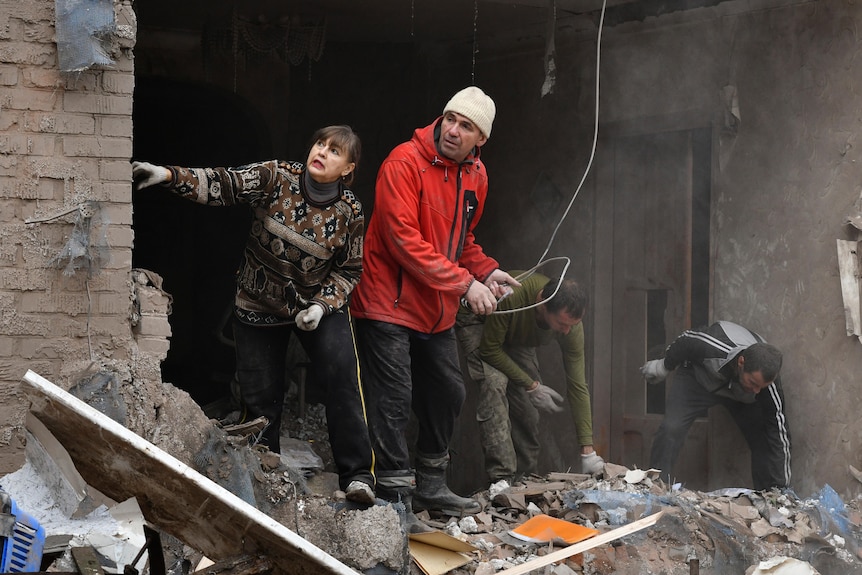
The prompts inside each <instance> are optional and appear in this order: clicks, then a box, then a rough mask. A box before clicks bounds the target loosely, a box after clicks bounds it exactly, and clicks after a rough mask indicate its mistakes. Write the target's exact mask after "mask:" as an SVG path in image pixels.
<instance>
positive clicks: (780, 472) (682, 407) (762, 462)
mask: <svg viewBox="0 0 862 575" xmlns="http://www.w3.org/2000/svg"><path fill="white" fill-rule="evenodd" d="M773 385H774V386H775V393H776V397H777V398H778V400H779V401H780V402H781V404H783V403H784V392H783V390H782V388H781V383H780V382H779V381H775V382H774V383H773ZM765 393H768V390H764V391H762V392H761V394H765ZM714 405H723V406H724V407H725V408H727V410H728V412H730V415H731V416H732V417H733V420H734V421H735V422H736V424H737V425H738V426H739V429H740V430H741V431H742V434H743V435H744V436H745V439H746V441H747V442H748V446H749V448H750V449H751V473H752V478H753V485H754V488H755V489H758V490H761V489H769V488H770V487H773V486H778V487H784V486H786V477H787V474H786V472H785V466H786V464H787V455H786V453H785V451H784V450H783V449H781V448H780V447H775V446H772V445H770V442H769V437H768V433H769V432H768V431H767V427H766V425H765V417H766V416H765V415H764V412H763V410H762V408H761V405H760V403H759V402H757V401H756V402H754V403H743V402H740V401H735V400H733V399H730V398H729V397H724V396H721V395H717V394H715V393H712V392H710V391H707V390H706V389H705V388H704V387H703V385H701V384H700V383H699V382H698V381H697V379H696V377H695V371H694V369H693V368H691V367H685V366H680V367H678V368H677V369H676V370H675V371H674V375H673V383H672V387H671V389H670V392H669V393H668V396H667V404H666V406H665V415H664V420H663V421H662V423H661V426H660V427H659V429H658V431H657V432H656V435H655V437H654V439H653V444H652V452H651V454H650V466H651V467H654V468H656V469H661V470H662V479H664V480H665V481H672V480H673V467H674V464H675V463H676V460H677V457H678V456H679V452H680V451H681V450H682V447H683V444H684V443H685V437H686V435H687V434H688V430H689V428H690V427H691V424H692V423H694V420H695V419H696V418H697V417H698V416H699V415H700V414H701V413H703V411H705V410H706V409H709V408H710V407H712V406H714Z"/></svg>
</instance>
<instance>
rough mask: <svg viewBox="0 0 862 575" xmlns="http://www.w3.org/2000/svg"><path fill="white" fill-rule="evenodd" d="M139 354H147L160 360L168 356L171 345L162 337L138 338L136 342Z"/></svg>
mask: <svg viewBox="0 0 862 575" xmlns="http://www.w3.org/2000/svg"><path fill="white" fill-rule="evenodd" d="M136 341H137V343H138V349H139V350H140V351H141V353H149V354H152V355H155V356H157V357H159V358H161V359H164V358H165V357H167V355H168V350H169V349H170V348H171V343H170V342H169V341H168V340H166V339H165V338H163V337H140V338H138V339H137V340H136Z"/></svg>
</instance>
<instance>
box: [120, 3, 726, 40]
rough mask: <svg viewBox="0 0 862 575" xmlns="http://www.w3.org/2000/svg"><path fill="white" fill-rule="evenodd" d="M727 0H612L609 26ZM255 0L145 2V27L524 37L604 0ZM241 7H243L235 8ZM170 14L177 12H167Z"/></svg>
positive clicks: (570, 23) (342, 36) (570, 22)
mask: <svg viewBox="0 0 862 575" xmlns="http://www.w3.org/2000/svg"><path fill="white" fill-rule="evenodd" d="M721 2H722V0H607V4H606V6H605V25H606V26H613V25H616V24H620V23H622V22H627V21H642V20H645V19H647V18H650V17H655V16H661V15H663V14H669V13H672V12H677V11H680V10H691V9H694V8H702V7H707V6H714V5H717V4H719V3H721ZM285 4H286V3H285V2H282V1H281V0H254V1H250V2H243V3H242V4H241V5H238V4H237V3H235V2H206V1H204V0H193V1H188V2H180V3H178V2H171V1H170V0H139V1H138V2H136V3H135V11H136V13H137V15H138V24H139V26H140V27H143V28H152V29H180V30H198V29H201V28H205V27H207V26H219V23H227V22H229V21H230V20H231V18H232V17H233V15H234V14H236V16H237V17H239V18H242V19H244V20H249V21H255V22H257V23H259V24H262V25H268V26H273V27H274V28H275V27H278V26H285V25H286V24H288V23H290V24H292V25H297V24H298V23H314V24H320V23H322V22H325V26H326V38H327V41H328V42H368V43H401V42H430V43H444V44H449V43H469V42H475V41H516V42H520V41H524V40H530V39H541V38H543V36H544V34H545V30H546V27H547V20H548V13H549V12H548V10H549V7H550V8H552V9H554V10H555V12H556V18H557V27H558V29H560V28H570V29H575V30H578V29H591V28H595V25H596V23H597V22H598V19H599V16H600V14H601V9H602V2H601V1H600V0H511V1H505V0H474V1H473V2H469V1H466V0H435V1H433V2H431V1H429V0H409V1H407V0H364V1H363V2H355V1H353V0H295V1H292V2H289V3H287V7H285ZM234 11H235V12H234ZM166 15H169V18H167V17H166Z"/></svg>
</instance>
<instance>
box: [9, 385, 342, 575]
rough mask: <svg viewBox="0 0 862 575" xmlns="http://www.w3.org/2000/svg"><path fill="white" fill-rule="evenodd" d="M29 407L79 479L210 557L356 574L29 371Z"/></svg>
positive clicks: (313, 573) (303, 572)
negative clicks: (132, 502)
mask: <svg viewBox="0 0 862 575" xmlns="http://www.w3.org/2000/svg"><path fill="white" fill-rule="evenodd" d="M23 383H24V384H25V385H24V386H23V387H24V390H25V392H26V393H27V395H28V396H29V397H30V401H31V406H30V411H31V412H32V413H33V414H34V415H35V416H36V417H38V418H39V420H40V421H41V422H42V423H44V424H45V427H47V428H48V429H49V430H50V431H51V433H53V434H54V436H55V437H56V438H57V440H58V441H59V442H60V443H61V444H62V445H63V447H65V448H66V451H68V452H69V455H70V456H71V458H72V461H73V462H74V464H75V467H76V468H77V469H78V471H79V472H80V474H81V476H82V477H83V478H84V480H85V481H86V482H87V483H88V484H89V485H91V486H93V487H95V488H96V489H98V490H99V491H101V492H102V493H104V494H105V495H107V496H109V497H111V498H113V499H114V500H116V501H124V500H126V499H128V498H130V497H135V498H136V499H137V501H138V505H139V506H140V508H141V512H142V513H143V514H144V517H145V518H146V519H147V521H149V522H151V523H153V524H154V525H156V526H157V527H159V528H160V529H162V530H164V531H166V532H167V533H170V534H172V535H173V536H174V537H177V538H178V539H180V540H181V541H183V542H184V543H186V544H187V545H189V546H191V547H193V548H195V549H197V550H199V551H201V552H203V553H204V555H206V556H208V557H210V558H211V559H213V560H215V561H219V560H221V559H228V558H231V557H236V556H240V555H244V554H248V555H252V556H255V555H259V554H265V555H266V556H267V557H269V558H270V559H272V561H273V563H275V565H276V567H277V569H278V570H281V571H283V572H288V573H291V574H292V575H293V574H296V575H318V574H324V573H333V574H338V575H357V572H356V571H354V570H353V569H351V568H350V567H348V566H347V565H344V564H343V563H341V562H340V561H338V560H337V559H335V558H334V557H332V556H331V555H329V554H327V553H326V552H324V551H323V550H321V549H320V548H318V547H316V546H315V545H313V544H312V543H310V542H308V541H306V540H305V539H303V538H302V537H300V536H299V535H297V534H296V533H294V532H293V531H291V530H290V529H288V528H287V527H286V526H285V525H283V524H281V523H279V522H278V521H276V520H275V519H273V518H272V517H270V516H268V515H266V514H265V513H263V512H262V511H260V510H258V509H256V508H255V507H254V506H252V505H250V504H248V503H247V502H245V501H243V500H242V499H240V498H239V497H237V496H236V495H234V494H233V493H231V492H230V491H228V490H227V489H225V488H223V487H221V486H220V485H218V484H216V483H215V482H213V481H212V480H210V479H209V478H207V477H205V476H203V475H201V474H200V473H198V472H197V471H195V470H194V469H192V468H191V467H189V466H188V465H186V464H184V463H182V462H181V461H179V460H177V459H176V458H174V457H172V456H171V455H170V454H168V453H166V452H165V451H162V450H161V449H159V448H158V447H156V446H155V445H153V444H152V443H150V442H148V441H147V440H145V439H144V438H142V437H141V436H139V435H137V434H135V433H133V432H131V431H130V430H128V429H126V428H125V427H123V426H122V425H120V424H119V423H117V422H116V421H114V420H113V419H111V418H109V417H108V416H106V415H104V414H103V413H101V412H99V411H98V410H96V409H94V408H92V407H90V406H89V405H87V404H86V403H84V402H83V401H81V400H79V399H78V398H76V397H74V396H73V395H71V394H70V393H68V392H66V391H64V390H63V389H61V388H59V387H57V386H56V385H54V384H53V383H51V382H50V381H48V380H47V379H45V378H43V377H42V376H40V375H38V374H37V373H35V372H33V371H32V370H30V371H27V373H26V374H25V375H24V380H23Z"/></svg>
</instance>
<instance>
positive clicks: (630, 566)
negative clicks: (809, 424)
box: [0, 376, 862, 575]
mask: <svg viewBox="0 0 862 575" xmlns="http://www.w3.org/2000/svg"><path fill="white" fill-rule="evenodd" d="M109 380H110V378H109V377H105V376H102V377H99V378H92V377H91V378H89V379H88V381H89V382H91V383H93V382H94V381H96V382H99V381H109ZM93 385H95V384H93ZM91 388H92V386H91ZM91 388H88V390H89V391H88V393H89V397H90V399H91V400H92V398H93V397H100V396H101V397H103V398H104V394H97V393H95V392H94V391H93V389H91ZM103 389H105V388H103ZM107 389H115V388H114V387H111V386H107ZM119 395H122V394H119ZM180 395H181V394H180ZM114 399H116V398H114ZM183 403H185V402H183ZM112 405H113V407H114V408H116V407H118V406H119V405H122V402H118V403H117V402H115V403H113V404H112ZM175 407H176V406H175ZM184 407H185V408H186V409H188V408H190V406H189V405H184ZM318 407H320V406H316V405H312V406H308V407H307V408H304V411H305V412H304V417H302V418H297V417H289V418H288V420H289V423H288V425H287V426H286V430H285V431H286V433H287V434H288V435H291V436H293V440H292V442H290V443H288V444H287V445H289V446H290V447H289V449H287V450H286V451H287V453H285V454H284V455H282V456H281V457H279V456H277V455H275V454H271V453H269V452H266V451H261V450H259V449H256V448H252V447H249V438H251V437H253V436H254V433H255V427H254V424H252V425H250V426H238V425H232V424H227V425H225V424H224V422H218V421H216V420H206V422H207V423H206V425H207V426H209V427H210V429H203V428H201V427H200V426H199V427H198V428H197V429H196V431H195V433H191V434H188V433H187V434H186V435H185V437H194V438H198V437H202V438H204V439H202V440H201V441H202V444H203V446H201V445H198V446H196V447H195V450H194V451H195V456H193V457H191V459H192V463H194V464H195V467H196V468H198V469H200V470H201V471H202V472H203V473H204V474H205V475H206V476H208V477H210V478H212V479H214V480H218V481H219V482H220V484H222V485H224V486H226V487H227V488H228V489H229V490H230V491H231V492H234V493H235V494H237V495H238V496H240V497H241V498H243V499H248V500H250V501H252V502H253V503H254V505H256V506H257V507H258V508H259V509H261V511H263V512H264V513H266V514H267V515H268V516H269V517H272V518H273V519H275V520H276V521H277V522H278V523H280V524H282V525H284V526H286V527H287V528H288V529H290V530H291V531H292V532H294V533H296V534H298V535H299V536H300V537H301V538H303V539H304V540H306V541H308V542H309V543H310V544H311V545H313V546H316V547H318V548H319V549H321V550H322V551H323V552H325V553H326V554H329V555H330V556H331V557H332V558H334V561H336V562H343V564H344V565H346V566H348V571H347V572H352V571H358V572H363V573H368V574H372V573H373V574H375V575H376V574H378V573H380V574H385V573H403V574H405V575H406V574H407V573H410V572H412V573H414V574H415V575H421V573H422V571H420V569H419V567H418V566H417V565H416V563H414V562H411V561H410V559H409V555H408V546H407V541H406V539H405V537H404V535H403V534H402V533H401V532H400V530H399V529H398V526H399V515H398V513H397V511H398V509H397V508H395V507H393V506H391V505H385V504H382V502H381V504H379V505H375V506H372V507H371V508H368V509H362V508H358V507H356V506H355V505H354V504H350V503H348V502H346V501H344V499H343V494H342V493H340V492H339V491H338V490H337V478H336V476H335V474H334V473H332V471H331V470H332V460H331V454H330V453H329V452H328V445H327V442H326V438H325V429H326V425H325V417H323V415H322V409H318ZM124 411H134V409H133V406H130V405H125V407H124ZM192 419H194V418H192ZM188 420H189V416H188V414H186V416H185V419H184V420H183V421H188ZM161 425H162V427H163V429H162V431H161V433H165V432H166V431H167V428H168V422H165V421H162V422H161ZM49 427H51V425H50V424H46V425H41V423H39V420H38V419H36V421H31V422H30V423H28V430H31V431H30V435H28V454H27V463H26V464H25V466H24V467H23V468H22V469H21V470H19V471H18V472H16V473H12V474H9V475H7V476H5V477H3V478H0V487H2V489H3V490H4V491H6V492H7V493H9V494H10V495H11V496H12V498H13V499H15V500H16V501H17V503H18V506H19V507H20V508H22V509H24V510H26V511H27V512H28V513H30V514H32V515H33V516H34V517H36V518H37V519H38V520H39V521H40V522H42V523H43V525H44V527H45V529H46V535H47V536H48V539H49V540H51V541H52V542H53V543H54V545H55V546H56V544H57V541H58V540H59V541H61V544H60V545H59V547H58V548H55V553H56V552H57V551H58V550H59V551H62V550H63V549H64V548H65V549H66V551H68V548H71V547H75V546H82V545H83V546H87V545H91V546H93V547H94V548H96V549H98V550H100V552H102V555H101V556H100V562H102V564H103V568H104V570H105V571H106V572H117V573H120V572H122V571H123V567H124V564H128V562H129V557H130V556H134V554H135V552H136V551H137V550H138V549H139V547H140V545H141V537H142V536H141V534H140V533H138V534H137V535H136V536H132V535H128V536H125V535H123V529H121V528H120V527H118V525H117V517H118V516H122V517H126V518H128V517H129V516H130V515H134V514H133V513H130V511H129V510H130V509H131V510H134V509H137V507H136V506H135V504H134V499H131V502H129V501H126V500H120V501H119V502H118V501H117V500H116V499H114V500H112V499H111V497H109V496H106V495H105V494H104V492H105V491H107V493H108V494H109V495H114V496H116V493H124V492H122V491H113V492H112V489H113V487H112V485H111V482H112V481H113V482H116V481H121V480H122V478H119V477H116V478H110V477H108V478H102V479H101V480H100V481H101V483H100V484H98V485H93V483H94V482H93V479H92V478H88V481H87V483H89V485H84V486H82V482H81V480H80V479H75V471H74V469H70V467H73V466H74V465H73V464H71V463H70V461H67V460H66V459H64V457H67V456H64V455H63V454H62V449H61V448H60V447H58V445H54V444H52V443H51V438H50V437H51V435H50V433H49V430H48V429H47V428H49ZM37 437H38V440H37V439H35V438H37ZM207 437H209V439H206V438H207ZM213 438H216V439H213ZM58 439H60V438H58ZM30 443H32V444H33V447H32V449H31V448H30V447H29V445H30ZM60 443H62V440H61V441H60ZM36 446H41V449H40V450H38V451H36ZM177 451H179V452H181V453H186V452H188V451H189V449H188V447H186V448H185V449H177ZM70 452H71V453H72V455H73V456H72V457H71V460H75V459H76V458H77V459H80V458H81V455H80V452H79V451H76V450H74V449H73V450H70ZM118 457H119V456H118ZM46 462H48V463H46ZM51 462H53V463H51ZM75 463H77V462H75ZM236 468H243V469H247V471H248V473H246V474H245V476H244V477H243V478H242V479H241V480H238V479H237V476H236V475H234V476H232V475H231V469H236ZM58 475H62V476H63V477H65V478H66V480H65V482H66V483H67V484H70V485H74V486H77V487H75V488H74V489H72V490H71V491H70V490H68V489H67V490H66V491H65V494H64V492H63V491H62V490H58V487H57V484H58V483H60V482H58V481H57V479H56V478H57V476H58ZM240 475H242V474H240ZM46 476H47V477H46ZM69 478H71V479H69ZM93 487H95V489H94V488H93ZM106 488H107V490H106ZM132 490H133V489H132ZM174 491H175V492H173V493H172V497H173V498H175V501H176V503H177V504H178V505H180V504H181V502H182V500H183V498H184V497H185V496H186V494H185V493H183V492H182V490H174ZM134 496H135V494H134V493H131V494H130V497H132V498H133V497H134ZM474 497H476V498H477V499H478V500H479V501H481V502H482V504H483V511H482V512H480V513H478V514H476V515H472V516H465V517H449V516H441V515H429V514H428V513H427V512H422V513H420V518H421V519H423V520H424V521H426V523H428V524H429V525H431V526H433V527H436V528H437V529H439V530H440V531H441V532H444V533H446V534H448V535H449V536H450V537H452V538H455V539H458V540H460V541H463V542H466V543H468V544H469V545H471V546H472V547H473V548H474V549H475V550H474V551H471V552H469V553H466V554H465V557H464V558H465V561H463V562H464V564H463V565H461V566H459V567H456V568H454V569H451V570H450V572H451V573H452V574H453V575H492V574H494V573H496V572H499V571H503V570H507V569H516V570H517V569H518V568H520V569H521V570H523V569H529V567H528V565H529V563H530V561H535V560H537V558H540V557H543V556H546V555H548V554H550V553H552V552H555V551H557V550H559V549H560V548H561V544H560V542H559V541H553V540H552V541H551V542H550V543H541V544H537V543H532V542H528V541H524V540H522V539H519V538H516V537H515V536H513V535H512V534H511V531H512V530H513V529H515V528H517V527H518V526H520V525H522V524H523V523H524V522H526V521H527V520H528V519H530V518H531V517H534V516H537V515H547V516H550V517H553V518H559V519H563V520H565V521H568V522H572V523H575V524H578V525H583V526H586V527H589V528H593V529H596V530H598V531H599V532H600V533H602V534H604V533H607V532H609V531H610V530H613V529H618V528H620V527H621V526H624V525H627V524H631V523H632V522H635V521H637V520H640V519H641V518H644V517H648V516H650V515H652V514H654V513H657V512H658V511H663V514H662V515H661V516H660V518H659V519H658V521H657V522H656V523H655V525H652V526H650V527H649V528H647V529H644V530H642V531H638V532H635V533H632V534H630V535H626V536H625V537H621V538H620V539H618V540H614V541H611V542H609V543H607V544H603V545H599V546H596V547H594V548H592V549H589V550H588V551H585V552H583V553H579V554H576V555H574V556H572V557H569V558H567V559H565V560H563V561H560V562H558V563H557V564H555V565H548V566H543V567H541V569H540V570H542V571H544V572H545V573H546V574H551V573H552V574H554V575H571V574H572V573H584V574H585V575H610V574H631V575H634V574H639V575H640V574H645V573H655V574H664V575H676V574H679V575H683V574H692V573H694V574H713V573H715V574H718V573H721V574H725V573H746V574H747V575H748V574H751V575H756V574H766V573H772V574H778V575H781V574H786V575H793V574H797V573H799V574H802V573H819V574H822V575H831V574H842V575H846V574H854V573H860V574H862V543H860V542H862V539H860V531H862V513H860V511H859V501H858V500H852V501H848V502H845V501H843V500H842V498H841V497H840V496H839V495H838V494H837V493H836V492H835V491H834V490H832V488H831V487H830V486H828V485H826V486H823V488H822V489H821V490H819V491H818V492H817V493H814V494H812V495H810V496H808V497H799V496H797V495H796V494H795V493H793V492H792V491H790V490H785V491H778V490H773V491H764V492H757V491H752V490H749V489H723V490H718V491H713V492H709V493H703V492H699V491H692V490H688V489H686V488H685V487H684V486H681V485H667V484H665V483H664V482H662V481H661V480H660V479H658V474H657V473H656V472H655V471H654V470H638V469H627V468H625V467H622V466H618V465H614V464H610V463H609V464H607V465H606V467H605V473H604V474H603V475H601V476H598V477H591V476H587V475H582V474H577V473H564V472H558V473H550V474H548V475H544V476H541V477H540V476H531V477H528V478H525V479H523V480H521V481H518V482H516V483H514V484H513V485H509V484H507V483H506V482H500V483H497V484H494V485H491V486H490V488H489V489H488V490H485V491H481V492H479V493H476V494H474ZM152 506H153V502H152V501H145V502H143V503H142V505H141V508H142V509H144V510H145V513H144V515H146V514H147V513H146V511H147V510H151V508H152ZM147 521H148V522H149V523H150V524H151V527H152V528H153V529H162V528H167V529H165V530H166V531H167V532H166V533H165V536H164V537H163V541H164V542H165V544H164V547H163V551H164V554H165V565H166V572H167V573H170V574H171V575H186V574H187V573H190V572H193V571H194V570H195V568H196V566H198V565H201V564H202V563H201V562H202V561H204V559H205V555H206V554H205V553H204V552H202V550H201V549H199V548H196V547H195V546H194V545H193V544H190V542H189V541H183V540H182V538H174V537H173V536H172V535H171V532H170V531H171V530H170V527H172V526H169V525H158V524H157V523H156V524H153V522H152V520H151V517H147ZM127 523H130V522H129V521H128V520H127ZM130 524H131V523H130ZM58 538H59V539H58ZM259 552H260V556H261V557H264V558H265V556H266V549H265V548H262V549H259ZM64 556H66V561H67V563H66V564H63V563H62V561H63V557H64ZM207 558H208V559H212V560H226V559H231V558H232V556H228V557H209V556H207ZM124 562H125V563H124ZM138 567H141V565H138ZM282 567H283V566H282ZM54 569H55V570H66V571H68V570H70V569H69V566H68V556H67V554H66V555H63V554H61V553H58V555H57V564H56V565H55V566H54ZM210 569H212V568H210ZM280 570H281V571H283V570H284V569H283V568H282V569H280V568H279V566H278V565H273V564H266V565H265V566H264V567H260V566H259V565H258V566H257V567H256V568H255V569H254V570H248V569H247V570H246V571H245V573H251V572H255V573H259V572H279V571H280ZM142 572H147V569H146V568H145V567H144V568H143V569H142ZM209 572H213V571H209ZM234 572H236V570H234ZM239 572H243V571H242V569H240V570H239ZM296 572H315V571H313V570H312V571H308V570H307V569H304V570H299V571H296ZM319 572H321V573H323V572H333V571H327V569H325V568H324V569H322V570H320V571H319ZM537 572H538V570H537ZM426 575H434V574H427V573H426Z"/></svg>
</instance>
